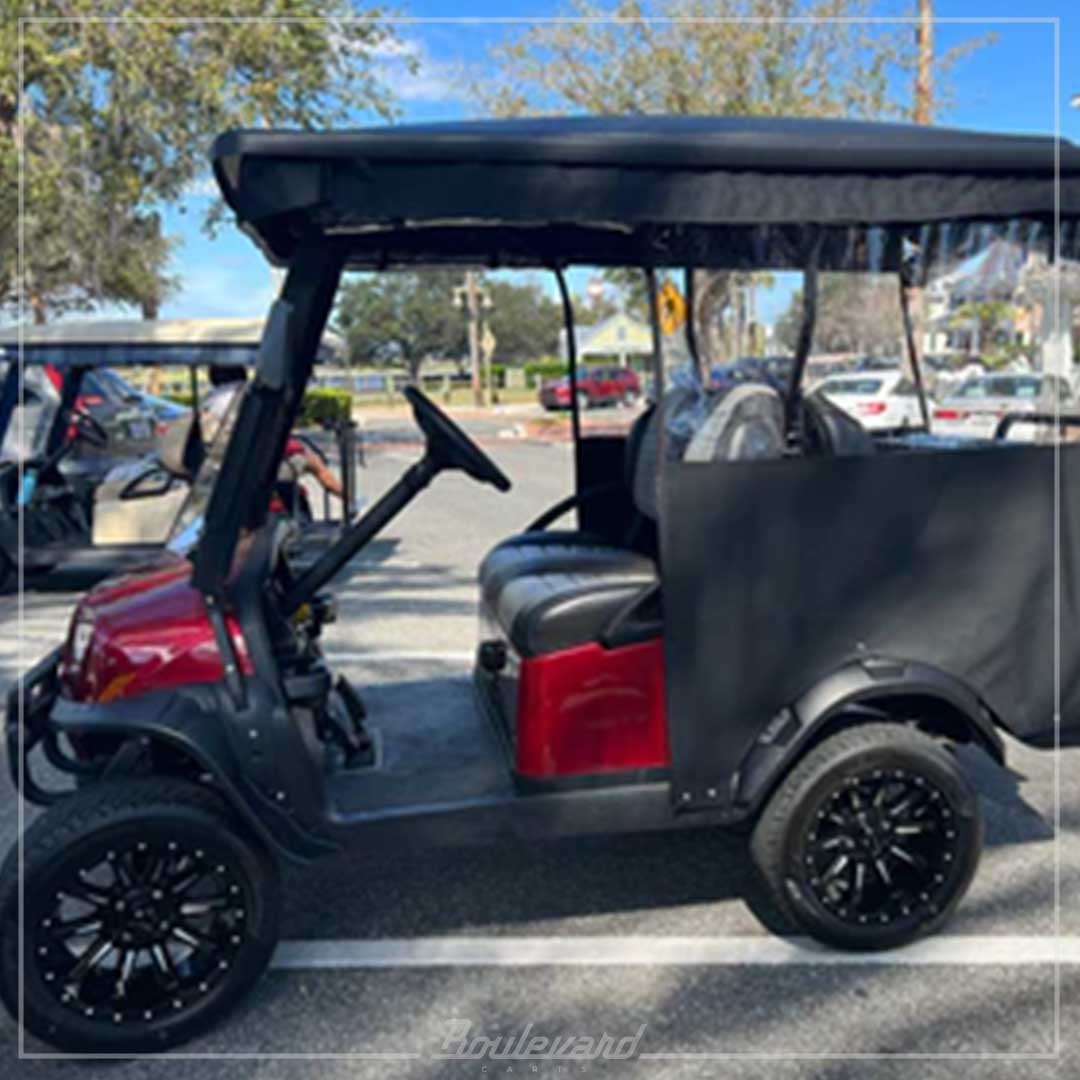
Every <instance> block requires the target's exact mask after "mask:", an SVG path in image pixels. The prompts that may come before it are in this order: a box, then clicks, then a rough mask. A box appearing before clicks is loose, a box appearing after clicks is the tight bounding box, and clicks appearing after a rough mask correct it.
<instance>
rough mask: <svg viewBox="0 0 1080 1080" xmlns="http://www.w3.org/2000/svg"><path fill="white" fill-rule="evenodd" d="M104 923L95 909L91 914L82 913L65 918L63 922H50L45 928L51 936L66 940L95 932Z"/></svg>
mask: <svg viewBox="0 0 1080 1080" xmlns="http://www.w3.org/2000/svg"><path fill="white" fill-rule="evenodd" d="M50 922H51V920H50ZM104 925H105V922H104V920H103V919H102V917H101V914H100V913H99V912H98V911H95V912H94V913H93V914H91V915H83V916H81V917H79V918H76V919H67V920H65V921H64V922H61V923H55V924H52V925H50V926H49V927H47V929H48V930H49V934H50V936H51V937H53V938H55V939H57V940H67V939H69V938H73V937H82V936H84V935H86V934H95V933H97V932H98V931H99V930H101V929H102V927H103V926H104Z"/></svg>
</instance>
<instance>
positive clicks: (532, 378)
mask: <svg viewBox="0 0 1080 1080" xmlns="http://www.w3.org/2000/svg"><path fill="white" fill-rule="evenodd" d="M565 374H566V361H565V360H554V359H552V360H530V361H529V362H528V363H527V364H526V365H525V378H526V379H527V380H528V383H529V385H530V386H539V384H540V383H542V382H544V381H545V380H546V379H561V378H562V377H563V376H564V375H565Z"/></svg>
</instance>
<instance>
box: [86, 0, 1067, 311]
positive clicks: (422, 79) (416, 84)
mask: <svg viewBox="0 0 1080 1080" xmlns="http://www.w3.org/2000/svg"><path fill="white" fill-rule="evenodd" d="M912 6H913V5H911V4H909V3H908V2H907V0H882V2H880V3H878V4H877V5H876V10H877V11H878V13H879V14H880V15H882V16H897V15H902V14H904V13H905V11H906V10H907V9H908V8H909V7H912ZM1018 8H1021V9H1023V10H1022V15H1023V17H1025V18H1037V17H1047V18H1053V17H1054V16H1060V18H1061V24H1060V50H1061V52H1060V55H1061V73H1062V74H1061V91H1060V102H1059V104H1060V109H1061V132H1062V135H1063V136H1064V137H1065V138H1071V139H1073V140H1075V141H1078V142H1080V109H1071V108H1070V107H1069V98H1070V97H1071V95H1072V94H1073V93H1077V92H1080V5H1078V4H1077V3H1076V0H1056V2H1051V3H1038V2H1025V3H1023V4H1017V3H1016V0H938V3H937V8H936V10H937V15H938V17H939V19H947V18H950V17H951V18H963V19H972V20H974V21H973V22H971V23H967V24H962V25H956V24H948V23H944V22H942V23H939V26H938V29H937V45H938V48H939V50H940V51H944V50H946V49H948V48H949V47H950V46H952V45H954V44H957V43H958V42H960V41H963V40H966V39H969V38H972V37H978V36H980V35H981V34H983V33H986V32H989V31H993V32H994V33H995V34H996V35H997V41H996V42H995V43H994V44H992V45H990V46H988V47H986V48H984V49H982V50H979V51H978V52H976V53H974V54H972V55H970V56H968V57H967V58H965V59H963V60H961V62H960V63H959V65H958V67H957V68H956V70H955V72H954V78H953V83H954V91H955V104H954V106H953V108H951V109H950V110H949V111H948V112H947V113H945V114H943V115H942V116H941V117H940V118H939V120H940V122H942V123H946V124H950V125H953V126H958V127H971V128H984V129H989V130H999V131H1016V132H1027V131H1037V132H1052V131H1053V127H1054V104H1055V102H1054V27H1053V25H1052V24H1038V25H1032V24H1021V23H1010V24H994V23H993V21H992V20H994V19H995V18H1002V19H1008V18H1016V17H1017V16H1018V10H1017V9H1018ZM398 9H399V11H403V12H408V13H409V14H410V15H412V16H413V17H415V18H430V19H444V20H445V19H453V18H455V17H457V16H460V15H462V14H464V13H467V14H468V15H469V16H470V17H479V18H493V19H508V18H515V17H516V18H523V19H528V18H530V17H533V16H541V15H543V16H549V15H553V14H558V13H559V11H560V8H559V7H554V6H552V5H551V4H540V3H536V2H535V0H530V2H521V0H501V2H499V3H496V2H494V0H471V2H470V4H469V5H468V6H467V8H466V7H465V6H464V5H462V4H461V2H460V0H457V2H455V0H427V2H424V0H414V2H413V3H411V4H408V5H405V4H402V5H398ZM1069 9H1072V10H1073V12H1074V13H1073V14H1065V12H1066V11H1067V10H1069ZM513 29H514V28H513V27H512V26H510V25H508V24H507V23H505V22H503V23H481V24H478V23H468V24H465V25H463V24H460V23H458V24H454V23H449V22H432V23H402V24H400V25H399V27H398V34H399V38H400V40H401V42H402V43H403V45H404V47H405V48H407V49H408V50H409V51H410V52H411V53H412V54H413V55H414V56H415V57H416V58H417V60H418V61H419V64H420V69H419V71H418V73H417V75H416V76H415V77H413V76H407V75H406V74H405V73H404V71H403V67H402V63H401V60H400V57H395V56H393V55H388V56H385V57H383V58H382V59H381V60H380V63H381V64H382V65H383V67H384V72H385V75H386V77H387V79H388V81H389V82H390V84H391V85H392V86H393V87H394V89H395V90H396V92H397V93H398V95H399V104H400V107H401V109H402V112H403V117H402V119H405V120H436V119H451V118H456V117H462V116H467V115H476V106H475V105H474V104H473V103H472V102H471V101H470V100H469V99H468V96H467V94H466V92H465V87H466V85H467V83H468V81H469V80H470V79H475V78H477V77H482V74H483V71H484V66H485V63H486V59H487V56H488V52H489V50H490V48H491V47H492V46H493V45H494V44H495V43H497V42H498V41H499V40H500V39H501V38H503V37H505V36H506V35H507V34H508V33H512V32H513ZM371 120H372V118H370V117H362V116H361V117H358V118H357V122H358V123H364V122H371ZM211 192H212V182H211V181H210V177H209V171H207V174H206V176H205V177H203V178H202V179H201V180H200V181H199V182H198V183H197V184H195V185H194V187H193V191H192V194H191V195H190V196H189V197H188V198H187V199H186V200H185V202H184V204H183V205H182V206H180V207H174V208H168V209H166V210H165V221H166V231H167V232H169V233H170V234H173V235H175V236H176V237H177V240H178V244H177V249H176V252H175V255H174V259H173V272H174V273H175V274H176V275H177V276H178V278H179V279H180V281H181V289H180V291H179V292H178V294H177V295H176V296H175V297H174V298H173V299H172V300H170V301H169V302H168V303H167V304H166V305H165V307H164V309H163V310H162V312H161V314H162V317H166V318H167V317H181V316H183V317H200V316H210V315H256V314H261V313H263V312H264V311H265V310H266V306H267V304H268V302H269V300H270V298H271V296H272V294H273V290H274V283H273V280H272V276H271V274H270V271H269V269H268V268H267V266H266V264H265V263H264V262H263V260H262V258H261V257H260V256H259V254H258V253H257V251H256V250H255V248H254V247H253V245H252V244H251V243H250V241H248V240H247V239H246V238H245V237H244V236H242V235H241V234H240V233H238V232H237V231H236V230H235V229H233V228H232V227H231V225H228V224H226V225H225V226H224V227H222V228H221V229H220V230H219V232H218V235H217V237H216V238H214V239H209V238H207V237H206V236H205V235H204V234H203V232H202V231H201V228H200V223H201V220H202V217H203V214H204V212H205V210H206V207H207V206H208V204H209V202H208V200H209V199H210V198H211V197H212V196H211ZM578 281H579V282H580V278H579V279H578ZM762 301H763V305H764V311H763V312H762V314H763V316H764V317H765V319H766V320H767V321H768V320H770V319H771V318H772V317H774V316H775V314H776V313H777V312H778V310H779V309H780V307H782V306H783V305H784V303H786V297H785V296H784V295H783V291H782V290H779V291H777V293H776V294H775V295H774V296H772V297H771V298H770V297H763V298H762ZM101 314H102V315H111V316H112V317H117V316H129V315H133V314H135V313H133V312H128V311H111V312H104V311H103V312H101Z"/></svg>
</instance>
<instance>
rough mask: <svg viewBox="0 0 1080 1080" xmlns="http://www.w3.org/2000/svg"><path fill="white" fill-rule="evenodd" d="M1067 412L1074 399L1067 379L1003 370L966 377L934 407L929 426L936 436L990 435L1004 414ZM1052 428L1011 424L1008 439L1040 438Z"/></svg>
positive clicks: (1027, 439) (1074, 408) (1072, 406)
mask: <svg viewBox="0 0 1080 1080" xmlns="http://www.w3.org/2000/svg"><path fill="white" fill-rule="evenodd" d="M1055 408H1059V409H1060V410H1061V411H1062V412H1065V413H1070V412H1074V411H1075V410H1076V398H1075V397H1074V396H1073V392H1072V390H1071V389H1070V388H1069V384H1068V382H1067V381H1066V380H1065V379H1063V378H1061V377H1060V376H1058V375H1043V374H1039V373H1025V374H1014V373H1006V372H1002V373H999V374H993V375H980V376H978V377H977V378H974V379H968V380H967V381H966V382H964V383H963V384H962V385H961V386H960V387H958V388H957V389H956V390H954V391H953V392H952V393H951V394H950V395H949V396H948V397H947V398H945V399H944V400H942V401H941V402H940V403H939V404H938V405H936V406H935V407H934V412H933V419H932V421H931V426H932V428H933V431H934V433H935V434H937V435H949V436H954V437H960V438H965V437H966V438H981V439H990V438H993V436H994V432H995V431H996V430H997V426H998V423H999V422H1000V420H1001V418H1002V417H1003V416H1004V415H1005V414H1006V413H1017V412H1020V413H1023V412H1028V413H1053V412H1054V410H1055ZM1050 434H1051V429H1050V428H1049V427H1047V426H1045V425H1035V424H1024V423H1018V424H1014V425H1013V427H1012V428H1011V429H1010V430H1009V434H1008V438H1009V439H1010V441H1016V442H1035V441H1042V440H1043V439H1045V438H1047V437H1049V436H1050Z"/></svg>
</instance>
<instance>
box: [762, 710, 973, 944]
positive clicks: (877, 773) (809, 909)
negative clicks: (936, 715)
mask: <svg viewBox="0 0 1080 1080" xmlns="http://www.w3.org/2000/svg"><path fill="white" fill-rule="evenodd" d="M982 835H983V828H982V816H981V812H980V810H979V803H978V798H977V796H976V794H975V792H974V790H973V789H972V787H971V785H970V784H969V782H968V781H967V779H966V778H965V777H964V775H963V773H962V772H961V771H960V769H959V767H958V766H957V763H956V761H955V759H954V758H953V756H952V755H951V754H950V753H949V752H948V751H947V750H946V749H945V748H944V747H943V746H942V745H941V744H940V743H938V742H937V741H935V740H934V739H932V738H930V736H928V735H926V734H924V733H923V732H921V731H918V730H917V729H915V728H910V727H905V726H902V725H900V724H889V723H885V724H867V725H864V726H860V727H856V728H850V729H848V730H845V731H841V732H839V733H838V734H836V735H833V736H831V737H829V738H827V739H825V741H824V742H822V743H821V744H820V745H819V746H817V747H815V748H814V749H813V750H812V751H811V752H810V753H809V754H807V756H806V757H805V758H804V759H803V760H802V761H801V762H799V764H798V765H797V766H796V767H795V768H794V769H793V770H792V772H791V773H790V774H789V775H788V776H787V778H786V779H785V780H784V781H783V783H782V784H781V785H780V787H779V788H777V790H776V791H775V792H774V793H773V795H772V797H771V798H770V800H769V802H768V803H767V805H766V807H765V810H764V812H763V813H762V815H761V818H760V819H759V821H758V823H757V825H756V826H755V828H754V833H753V837H752V839H751V853H752V856H753V860H754V863H755V865H756V867H757V869H758V871H759V872H760V874H761V876H762V878H763V879H764V881H765V883H766V885H767V887H768V889H769V891H770V893H771V894H772V897H773V899H774V901H775V902H776V904H777V906H778V907H779V908H780V909H781V910H782V911H783V912H784V913H785V914H786V915H787V916H788V917H789V918H790V919H791V920H792V921H793V922H795V923H796V924H797V925H798V926H799V927H800V928H801V929H803V930H804V931H806V932H807V933H809V934H811V935H812V936H813V937H815V938H817V939H818V940H820V941H823V942H825V943H826V944H829V945H834V946H838V947H839V948H844V949H867V950H869V949H887V948H893V947H896V946H899V945H904V944H907V943H908V942H910V941H913V940H915V939H916V938H919V937H923V936H925V935H927V934H930V933H933V932H934V931H936V930H937V929H938V928H939V927H941V925H942V924H943V923H944V922H945V921H946V920H947V919H948V918H949V916H950V915H951V914H952V913H953V911H954V910H955V909H956V906H957V905H958V904H959V903H960V900H961V898H962V897H963V895H964V893H965V892H966V891H967V888H968V886H969V885H970V884H971V880H972V878H973V877H974V875H975V869H976V867H977V866H978V862H979V855H980V853H981V850H982Z"/></svg>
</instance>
